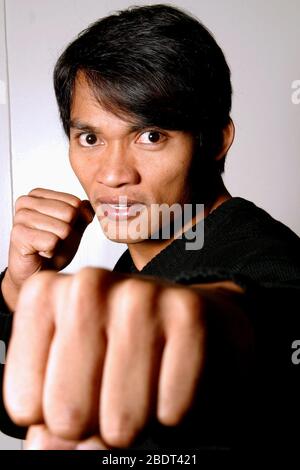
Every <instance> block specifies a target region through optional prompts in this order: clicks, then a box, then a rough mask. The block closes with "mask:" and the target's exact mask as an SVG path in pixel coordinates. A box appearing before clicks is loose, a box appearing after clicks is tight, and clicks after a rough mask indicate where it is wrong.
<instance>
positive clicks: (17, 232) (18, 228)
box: [11, 223, 24, 242]
mask: <svg viewBox="0 0 300 470" xmlns="http://www.w3.org/2000/svg"><path fill="white" fill-rule="evenodd" d="M23 234H24V226H23V225H22V224H19V223H16V224H14V226H13V228H12V231H11V241H12V242H18V241H19V239H20V236H22V235H23Z"/></svg>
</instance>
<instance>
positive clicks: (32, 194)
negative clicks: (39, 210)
mask: <svg viewBox="0 0 300 470" xmlns="http://www.w3.org/2000/svg"><path fill="white" fill-rule="evenodd" d="M41 191H43V188H33V189H32V190H31V191H29V193H28V196H34V195H35V194H37V193H40V192H41Z"/></svg>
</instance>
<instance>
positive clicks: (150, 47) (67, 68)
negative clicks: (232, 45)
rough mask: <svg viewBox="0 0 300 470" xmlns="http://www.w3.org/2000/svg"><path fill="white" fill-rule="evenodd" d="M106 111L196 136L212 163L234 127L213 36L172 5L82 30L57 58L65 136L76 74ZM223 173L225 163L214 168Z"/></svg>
mask: <svg viewBox="0 0 300 470" xmlns="http://www.w3.org/2000/svg"><path fill="white" fill-rule="evenodd" d="M79 71H82V72H83V73H84V75H85V78H86V79H87V81H88V83H89V86H90V87H91V89H92V90H93V93H94V94H95V96H96V97H97V99H98V100H99V102H101V105H103V106H104V107H105V108H106V109H107V110H109V111H112V112H113V113H114V114H116V115H120V113H122V114H123V115H124V114H125V115H127V116H128V117H130V116H131V117H132V120H133V121H135V122H137V123H138V124H139V125H140V126H141V127H149V126H150V127H151V126H155V127H159V128H162V129H168V130H183V131H190V132H192V133H193V134H194V135H195V137H196V139H197V140H198V148H199V149H200V150H201V155H202V156H203V155H204V156H205V157H206V158H209V159H211V160H214V159H213V157H214V156H216V155H217V153H218V151H219V150H220V148H221V145H222V143H223V132H222V131H223V129H224V128H225V126H226V125H227V124H228V123H229V120H230V116H229V113H230V110H231V95H232V88H231V82H230V69H229V67H228V65H227V62H226V60H225V57H224V54H223V52H222V50H221V49H220V47H219V46H218V44H217V43H216V41H215V39H214V37H213V35H212V34H211V33H210V31H209V30H208V29H207V28H205V27H204V26H203V25H202V24H201V23H200V22H199V21H198V20H197V19H196V18H194V17H192V16H191V15H190V14H188V13H186V12H184V11H182V10H180V9H178V8H175V7H173V6H169V5H162V4H156V5H151V6H133V7H130V8H128V9H126V10H122V11H118V12H116V13H114V14H112V15H110V16H107V17H105V18H102V19H100V20H98V21H96V22H95V23H93V24H91V25H90V26H89V27H88V28H87V29H85V30H84V31H82V32H81V33H80V34H79V35H78V37H77V38H76V39H75V40H74V41H73V42H72V43H71V44H69V45H68V47H67V48H66V49H65V51H64V52H63V53H62V55H61V56H60V57H59V59H58V61H57V63H56V66H55V69H54V88H55V93H56V98H57V102H58V106H59V111H60V116H61V120H62V124H63V127H64V130H65V133H66V134H67V136H68V137H69V135H70V112H71V111H70V110H71V105H72V94H73V89H74V83H75V78H76V74H77V72H79ZM215 164H216V166H217V169H218V171H219V173H222V172H223V171H224V159H221V160H219V161H217V162H216V163H215Z"/></svg>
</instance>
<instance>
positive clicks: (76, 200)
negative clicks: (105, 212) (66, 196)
mask: <svg viewBox="0 0 300 470" xmlns="http://www.w3.org/2000/svg"><path fill="white" fill-rule="evenodd" d="M70 204H72V206H74V207H75V208H76V209H78V208H79V207H80V204H81V200H80V199H79V198H78V197H76V196H73V195H71V194H70Z"/></svg>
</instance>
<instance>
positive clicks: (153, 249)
mask: <svg viewBox="0 0 300 470" xmlns="http://www.w3.org/2000/svg"><path fill="white" fill-rule="evenodd" d="M231 197H232V196H231V195H230V193H229V192H228V191H227V189H226V187H225V186H224V183H223V181H222V179H221V182H220V185H219V187H218V191H217V194H215V195H214V196H212V197H210V198H209V199H207V200H206V202H205V203H204V211H203V212H200V213H198V214H196V215H195V217H193V218H192V219H190V220H189V221H188V222H187V223H186V224H185V225H184V226H183V227H182V228H181V229H180V231H178V232H176V234H174V236H172V237H171V238H169V239H164V240H156V239H151V238H149V239H147V240H143V241H141V242H138V243H130V244H128V250H129V252H130V255H131V258H132V260H133V262H134V264H135V266H136V268H137V269H138V270H139V271H141V270H142V269H143V268H144V266H146V264H147V263H148V262H149V261H150V260H151V259H152V258H154V257H155V256H156V255H157V254H158V253H159V252H160V251H162V250H163V249H164V248H166V247H167V246H168V245H170V244H171V243H172V241H173V240H174V238H177V237H178V236H180V234H181V233H183V232H185V231H186V230H188V229H189V228H190V227H192V226H193V225H195V224H196V223H198V222H200V220H201V219H203V218H205V217H207V216H208V215H209V214H210V213H211V212H213V211H214V210H215V209H216V208H217V207H218V206H220V205H221V204H223V202H225V201H227V200H228V199H230V198H231Z"/></svg>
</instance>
